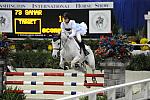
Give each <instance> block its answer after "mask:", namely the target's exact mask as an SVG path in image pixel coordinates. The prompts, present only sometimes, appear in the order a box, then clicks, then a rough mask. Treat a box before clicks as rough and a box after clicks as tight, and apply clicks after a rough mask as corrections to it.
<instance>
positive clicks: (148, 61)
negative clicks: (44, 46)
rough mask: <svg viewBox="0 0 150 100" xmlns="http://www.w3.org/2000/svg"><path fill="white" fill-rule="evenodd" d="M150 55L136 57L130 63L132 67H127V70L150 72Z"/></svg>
mask: <svg viewBox="0 0 150 100" xmlns="http://www.w3.org/2000/svg"><path fill="white" fill-rule="evenodd" d="M149 65H150V55H145V54H140V55H134V56H133V57H132V60H131V61H130V65H129V66H127V68H126V69H128V70H134V71H141V70H146V71H150V66H149Z"/></svg>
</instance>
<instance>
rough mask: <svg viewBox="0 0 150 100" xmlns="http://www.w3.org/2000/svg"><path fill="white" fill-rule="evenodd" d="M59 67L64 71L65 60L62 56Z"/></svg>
mask: <svg viewBox="0 0 150 100" xmlns="http://www.w3.org/2000/svg"><path fill="white" fill-rule="evenodd" d="M59 67H61V68H62V69H64V59H63V57H62V56H60V62H59Z"/></svg>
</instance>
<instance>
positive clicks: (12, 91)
mask: <svg viewBox="0 0 150 100" xmlns="http://www.w3.org/2000/svg"><path fill="white" fill-rule="evenodd" d="M4 93H18V94H23V93H24V94H58V95H76V94H81V93H82V92H76V91H39V90H38V91H37V90H5V91H4Z"/></svg>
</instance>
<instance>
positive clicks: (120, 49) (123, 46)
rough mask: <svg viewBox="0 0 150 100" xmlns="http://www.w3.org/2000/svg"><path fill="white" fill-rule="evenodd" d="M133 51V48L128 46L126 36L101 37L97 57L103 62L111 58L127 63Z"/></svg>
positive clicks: (96, 52)
mask: <svg viewBox="0 0 150 100" xmlns="http://www.w3.org/2000/svg"><path fill="white" fill-rule="evenodd" d="M132 50H133V46H131V45H129V44H128V42H127V37H126V35H123V34H117V35H113V36H110V37H107V36H106V37H101V38H100V41H99V47H98V48H97V50H96V51H95V55H96V56H98V58H99V60H101V61H104V60H105V59H106V58H109V57H113V58H114V59H118V60H120V61H126V60H128V59H129V58H130V57H131V51H132Z"/></svg>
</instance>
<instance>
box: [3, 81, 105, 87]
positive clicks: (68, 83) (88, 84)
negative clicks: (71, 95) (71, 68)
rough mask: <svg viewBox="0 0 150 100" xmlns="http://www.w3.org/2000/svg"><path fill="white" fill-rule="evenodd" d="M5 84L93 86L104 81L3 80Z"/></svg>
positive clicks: (100, 84)
mask: <svg viewBox="0 0 150 100" xmlns="http://www.w3.org/2000/svg"><path fill="white" fill-rule="evenodd" d="M4 84H6V85H10V84H13V85H57V86H95V87H103V86H104V83H77V82H36V81H4Z"/></svg>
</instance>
